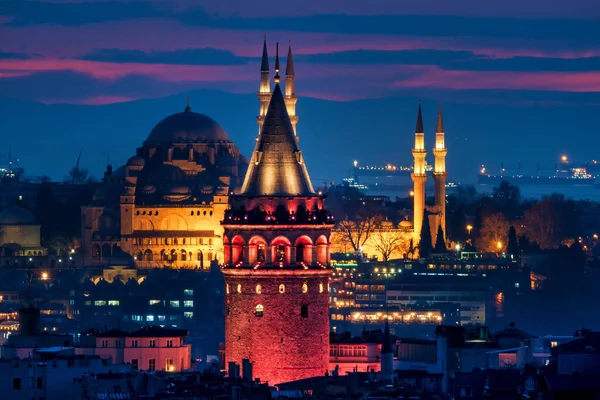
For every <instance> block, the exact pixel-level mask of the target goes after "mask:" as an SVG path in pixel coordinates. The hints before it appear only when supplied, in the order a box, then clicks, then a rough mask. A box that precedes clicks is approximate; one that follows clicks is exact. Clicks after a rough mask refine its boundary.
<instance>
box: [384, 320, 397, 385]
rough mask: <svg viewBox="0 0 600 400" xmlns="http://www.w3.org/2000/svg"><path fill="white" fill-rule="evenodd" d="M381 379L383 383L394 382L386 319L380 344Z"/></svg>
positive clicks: (391, 350) (392, 349)
mask: <svg viewBox="0 0 600 400" xmlns="http://www.w3.org/2000/svg"><path fill="white" fill-rule="evenodd" d="M381 377H382V379H383V381H384V382H388V383H390V382H392V381H393V380H394V346H393V344H392V335H390V325H389V324H388V320H387V318H386V320H385V328H384V330H383V338H382V342H381Z"/></svg>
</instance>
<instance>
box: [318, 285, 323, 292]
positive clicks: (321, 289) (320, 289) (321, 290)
mask: <svg viewBox="0 0 600 400" xmlns="http://www.w3.org/2000/svg"><path fill="white" fill-rule="evenodd" d="M319 293H323V284H322V283H319Z"/></svg>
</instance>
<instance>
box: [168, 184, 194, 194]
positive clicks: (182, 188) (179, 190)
mask: <svg viewBox="0 0 600 400" xmlns="http://www.w3.org/2000/svg"><path fill="white" fill-rule="evenodd" d="M167 193H169V194H176V195H185V194H190V188H189V186H186V185H177V184H175V185H172V186H169V187H168V188H167Z"/></svg>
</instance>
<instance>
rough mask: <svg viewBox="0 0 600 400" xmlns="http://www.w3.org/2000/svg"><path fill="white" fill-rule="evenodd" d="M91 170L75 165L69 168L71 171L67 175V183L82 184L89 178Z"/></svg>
mask: <svg viewBox="0 0 600 400" xmlns="http://www.w3.org/2000/svg"><path fill="white" fill-rule="evenodd" d="M88 175H89V172H88V170H87V168H79V167H73V168H71V169H70V170H69V173H68V174H67V176H66V177H65V182H66V183H72V184H74V185H81V184H83V183H85V182H86V180H87V179H88Z"/></svg>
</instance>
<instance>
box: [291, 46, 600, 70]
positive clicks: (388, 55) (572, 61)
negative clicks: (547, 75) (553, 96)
mask: <svg viewBox="0 0 600 400" xmlns="http://www.w3.org/2000/svg"><path fill="white" fill-rule="evenodd" d="M296 59H297V60H298V62H301V63H323V64H354V65H361V64H405V65H437V66H439V67H440V68H442V69H447V70H463V71H557V72H560V71H565V72H566V71H569V72H582V71H600V57H584V58H545V57H512V58H492V57H488V56H485V55H481V54H476V53H474V52H471V51H446V50H433V49H428V50H426V49H423V50H398V51H385V50H356V51H344V52H335V53H324V54H308V55H299V56H297V57H296Z"/></svg>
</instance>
